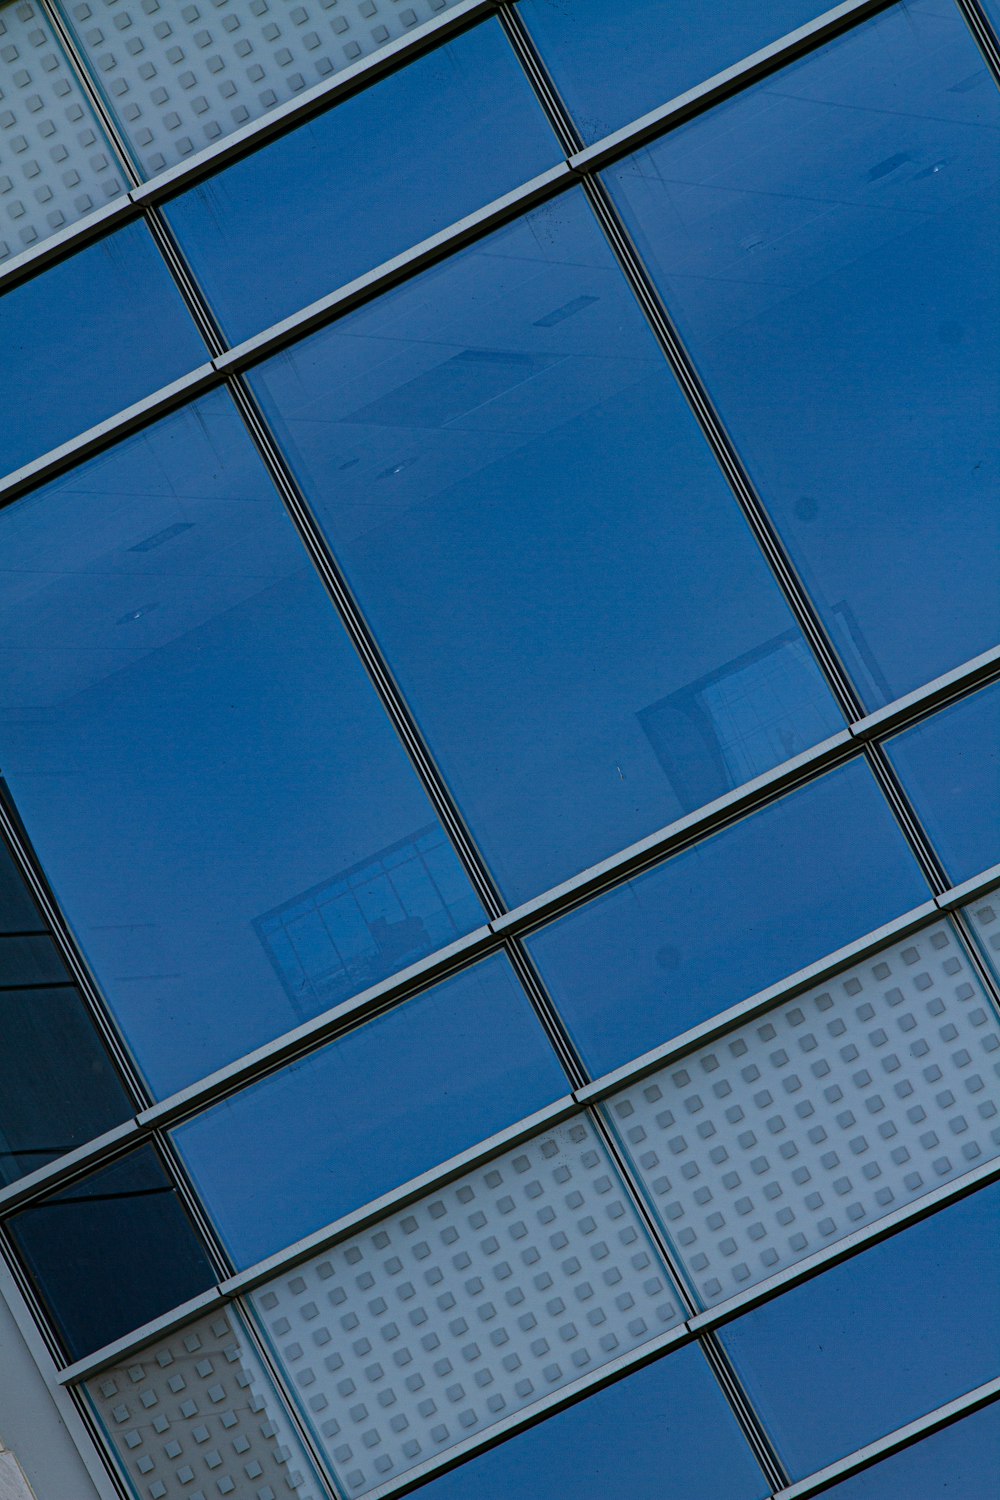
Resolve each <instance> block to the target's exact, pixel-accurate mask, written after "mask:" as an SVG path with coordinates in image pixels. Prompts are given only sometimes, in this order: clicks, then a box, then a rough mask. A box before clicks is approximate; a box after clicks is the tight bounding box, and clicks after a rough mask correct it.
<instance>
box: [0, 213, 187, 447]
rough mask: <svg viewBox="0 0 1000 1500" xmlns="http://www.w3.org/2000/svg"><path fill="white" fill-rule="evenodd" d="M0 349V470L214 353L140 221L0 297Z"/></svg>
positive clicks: (136, 398) (73, 434) (139, 397)
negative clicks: (0, 411) (0, 366)
mask: <svg viewBox="0 0 1000 1500" xmlns="http://www.w3.org/2000/svg"><path fill="white" fill-rule="evenodd" d="M137 308H141V309H142V316H141V317H137V316H136V309H137ZM0 348H2V349H3V375H4V383H3V392H4V394H3V415H2V417H0V475H2V474H7V473H9V472H10V471H11V470H12V469H17V468H19V467H20V466H21V465H22V464H26V463H28V462H30V460H31V459H33V458H38V457H39V456H40V455H41V454H43V453H47V452H48V450H49V449H50V448H57V447H58V446H59V444H60V443H64V442H66V441H67V439H68V438H71V437H76V435H77V434H78V433H80V432H84V431H86V429H87V428H88V427H93V426H95V425H96V424H97V423H98V422H103V421H104V420H105V418H106V417H110V416H113V415H114V414H115V412H118V411H121V410H122V409H123V408H124V407H126V406H131V405H132V403H133V402H135V401H141V400H142V398H143V397H144V396H148V395H150V394H151V392H153V391H155V390H158V389H159V387H160V386H163V385H169V383H170V382H171V381H172V380H176V379H177V378H178V377H179V376H181V375H185V374H186V373H187V372H188V370H191V369H194V367H195V366H196V365H199V364H202V363H204V361H205V360H206V359H207V358H208V351H207V349H206V348H205V345H204V344H203V342H202V340H201V338H200V337H199V335H198V332H197V329H196V328H195V325H194V323H193V322H192V320H191V318H190V316H189V314H188V311H187V308H186V307H185V306H184V303H183V301H182V300H181V295H180V293H179V292H178V290H177V287H176V285H175V284H174V281H173V279H172V277H171V275H170V272H169V271H168V270H167V267H166V263H165V262H164V261H163V259H162V258H161V256H160V253H159V251H158V250H157V248H156V246H155V245H154V243H153V240H152V238H151V237H150V234H149V231H148V230H147V229H146V228H145V226H144V225H143V224H138V223H137V224H128V225H126V227H125V228H124V229H119V230H117V232H116V233H115V234H109V235H108V236H107V237H106V238H105V239H103V240H98V242H97V244H96V245H91V246H89V247H88V248H87V249H86V250H81V251H79V252H78V253H77V254H76V255H71V256H70V257H69V258H68V259H67V260H64V261H60V262H59V264H58V265H55V266H51V267H50V268H49V269H48V270H46V271H44V272H43V273H42V274H41V275H39V276H35V277H34V278H33V279H32V280H31V281H26V282H22V283H21V285H20V286H16V287H14V288H13V290H11V291H9V292H6V293H5V294H4V295H3V296H2V297H0ZM40 397H43V399H40Z"/></svg>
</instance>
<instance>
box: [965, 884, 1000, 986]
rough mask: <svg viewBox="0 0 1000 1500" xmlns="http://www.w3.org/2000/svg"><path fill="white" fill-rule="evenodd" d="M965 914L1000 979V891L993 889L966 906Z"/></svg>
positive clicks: (991, 966) (984, 953)
mask: <svg viewBox="0 0 1000 1500" xmlns="http://www.w3.org/2000/svg"><path fill="white" fill-rule="evenodd" d="M964 912H965V916H966V918H967V920H968V922H969V925H970V926H971V928H972V931H973V933H974V934H975V936H976V938H977V939H978V941H979V947H980V950H981V952H982V955H983V957H984V958H985V960H986V962H987V963H988V964H989V966H990V968H991V969H992V970H993V973H994V974H995V975H996V977H997V979H1000V891H996V890H994V891H991V892H990V894H989V895H988V896H981V897H979V899H978V900H976V901H973V902H971V903H970V904H969V905H968V906H966V907H965V908H964Z"/></svg>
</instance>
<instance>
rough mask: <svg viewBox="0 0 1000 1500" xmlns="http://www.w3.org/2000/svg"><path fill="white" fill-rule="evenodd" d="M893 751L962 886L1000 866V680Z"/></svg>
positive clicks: (893, 745) (892, 744) (905, 737)
mask: <svg viewBox="0 0 1000 1500" xmlns="http://www.w3.org/2000/svg"><path fill="white" fill-rule="evenodd" d="M886 749H887V750H888V752H889V759H890V760H891V761H892V764H893V765H894V766H895V768H896V770H897V771H898V773H899V776H900V779H901V780H902V782H903V786H904V787H905V788H906V791H907V792H908V793H909V795H910V797H911V798H912V799H913V805H914V807H915V808H916V810H917V816H918V817H919V818H920V821H921V822H922V823H923V825H924V827H925V828H926V830H927V832H928V833H929V834H930V836H931V842H932V843H933V845H934V847H935V849H936V850H937V852H938V854H939V855H940V857H941V860H942V862H943V864H944V867H945V869H946V870H947V872H948V874H949V875H950V876H951V878H952V880H953V881H954V882H955V884H956V885H958V884H959V883H960V882H961V881H963V880H969V879H971V878H972V876H973V875H978V874H979V873H980V871H981V870H987V869H989V867H990V866H991V865H995V864H996V863H997V862H998V861H1000V826H998V810H1000V683H995V684H994V685H993V687H989V688H985V689H984V690H983V691H982V692H980V693H974V694H973V695H972V697H971V698H963V699H962V701H961V702H960V703H956V704H954V705H953V707H951V708H946V709H945V710H944V712H943V713H939V714H935V715H934V717H933V718H931V719H927V720H926V721H925V722H924V723H923V724H918V725H917V727H916V728H915V729H910V730H908V731H907V733H906V734H901V735H899V736H898V737H897V738H896V739H892V740H889V742H888V744H887V745H886Z"/></svg>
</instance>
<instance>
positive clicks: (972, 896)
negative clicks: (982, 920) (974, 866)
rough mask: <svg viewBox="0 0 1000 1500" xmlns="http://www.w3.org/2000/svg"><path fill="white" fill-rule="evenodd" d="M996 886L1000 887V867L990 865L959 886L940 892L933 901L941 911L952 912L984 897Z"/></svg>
mask: <svg viewBox="0 0 1000 1500" xmlns="http://www.w3.org/2000/svg"><path fill="white" fill-rule="evenodd" d="M998 885H1000V865H991V866H990V868H989V869H988V870H983V871H981V872H980V874H978V875H973V876H972V878H971V879H970V880H963V881H962V884H961V885H953V886H952V887H951V889H950V890H947V891H942V893H941V894H940V895H939V896H935V898H934V899H935V901H936V902H937V904H938V906H940V908H941V910H942V911H954V910H955V909H956V908H957V907H960V906H965V905H967V903H968V902H970V901H975V900H977V899H978V897H980V896H985V895H986V894H987V892H989V891H993V890H995V889H996V888H997V886H998Z"/></svg>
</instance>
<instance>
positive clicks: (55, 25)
mask: <svg viewBox="0 0 1000 1500" xmlns="http://www.w3.org/2000/svg"><path fill="white" fill-rule="evenodd" d="M36 3H37V5H38V6H39V9H40V10H41V11H42V14H43V15H44V16H45V19H46V20H47V21H48V23H49V25H50V26H51V27H52V30H53V31H54V32H55V34H56V36H57V37H58V38H59V43H60V45H61V47H62V49H63V51H64V52H65V53H66V56H67V57H68V58H69V60H70V64H71V66H72V67H73V69H74V70H75V72H76V75H77V80H78V82H79V84H80V87H81V88H82V89H83V91H84V93H85V94H86V95H87V98H88V100H89V101H90V106H91V108H92V109H93V111H94V113H95V114H96V115H97V118H98V120H99V121H100V123H101V127H102V129H103V130H104V133H105V135H106V136H107V137H108V139H109V140H110V141H111V143H112V145H113V146H114V149H115V151H116V152H117V153H118V156H119V159H120V161H121V165H122V167H123V168H124V171H125V176H126V177H127V178H129V180H130V182H131V185H132V187H138V185H139V183H140V182H141V181H142V173H141V171H140V168H139V164H138V162H137V160H136V158H135V156H134V155H133V153H132V148H131V146H130V145H129V143H128V141H127V140H126V139H125V137H124V136H123V135H122V133H121V131H120V130H119V129H118V122H117V121H116V120H115V118H114V116H113V115H112V113H111V111H110V109H109V108H108V106H107V104H106V102H105V99H104V95H103V94H102V93H101V90H100V88H99V87H98V84H97V80H96V79H95V78H94V77H93V75H92V74H91V71H90V65H89V63H88V62H87V59H86V58H85V57H84V55H83V53H82V52H81V51H80V48H79V47H78V46H77V44H76V38H75V36H74V35H73V33H72V31H71V30H70V28H69V26H68V25H67V24H66V22H65V20H64V19H63V15H62V11H61V10H60V8H59V6H58V5H57V4H56V3H55V0H36Z"/></svg>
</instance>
